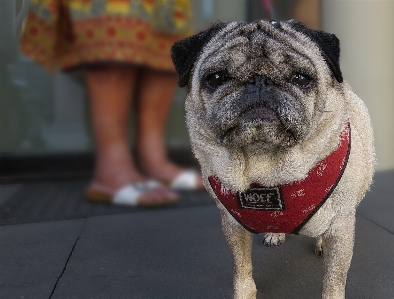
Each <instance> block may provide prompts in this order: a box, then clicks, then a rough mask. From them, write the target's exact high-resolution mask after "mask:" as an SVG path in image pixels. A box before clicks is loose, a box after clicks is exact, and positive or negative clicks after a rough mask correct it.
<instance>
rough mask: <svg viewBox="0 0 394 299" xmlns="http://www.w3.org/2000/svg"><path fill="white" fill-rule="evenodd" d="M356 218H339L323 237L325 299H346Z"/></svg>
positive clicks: (351, 216) (352, 216)
mask: <svg viewBox="0 0 394 299" xmlns="http://www.w3.org/2000/svg"><path fill="white" fill-rule="evenodd" d="M354 226H355V216H354V215H350V216H341V217H337V218H336V219H335V220H334V221H333V223H332V225H331V227H330V229H329V230H328V231H327V232H326V233H324V234H323V236H322V246H323V257H324V280H323V296H322V298H323V299H344V298H345V286H346V278H347V272H348V270H349V267H350V262H351V259H352V255H353V245H354V228H355V227H354Z"/></svg>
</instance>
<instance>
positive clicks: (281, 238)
mask: <svg viewBox="0 0 394 299" xmlns="http://www.w3.org/2000/svg"><path fill="white" fill-rule="evenodd" d="M285 237H286V235H285V234H277V233H266V234H265V235H264V239H263V244H264V245H265V246H268V247H274V246H278V245H280V244H283V243H284V242H285Z"/></svg>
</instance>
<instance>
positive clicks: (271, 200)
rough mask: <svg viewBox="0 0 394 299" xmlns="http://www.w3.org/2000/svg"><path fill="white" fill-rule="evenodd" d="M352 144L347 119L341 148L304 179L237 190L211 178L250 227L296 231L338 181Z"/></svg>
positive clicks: (253, 229) (218, 193) (215, 188)
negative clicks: (229, 188)
mask: <svg viewBox="0 0 394 299" xmlns="http://www.w3.org/2000/svg"><path fill="white" fill-rule="evenodd" d="M350 147H351V140H350V124H349V123H347V124H346V127H345V129H344V130H343V132H342V134H341V137H340V141H339V145H338V148H337V149H336V150H335V151H334V152H332V153H331V154H330V155H329V156H327V157H326V158H325V159H323V160H322V161H320V162H319V163H318V164H317V165H316V166H315V167H314V168H313V169H312V170H310V171H309V173H308V176H307V177H306V178H305V179H304V180H302V181H297V182H293V183H289V184H285V185H282V186H277V187H273V188H267V187H264V186H262V185H259V184H251V185H250V187H251V188H250V189H248V190H246V191H244V192H237V193H235V192H232V191H229V190H226V188H224V186H223V185H222V183H221V182H220V180H219V178H218V177H216V176H210V177H208V180H209V183H210V184H211V187H212V189H213V191H214V192H215V194H216V196H217V197H218V199H219V200H220V201H221V203H222V204H223V205H224V207H225V208H226V209H227V210H228V211H229V213H230V214H231V215H232V216H233V217H234V218H235V219H236V220H237V221H238V222H239V223H241V224H242V225H243V226H244V227H245V228H246V229H247V230H249V231H251V232H253V233H262V232H273V233H288V234H297V233H298V232H299V231H300V230H301V228H302V227H303V225H304V224H305V223H306V222H307V221H308V220H309V219H310V218H311V217H312V216H313V215H314V214H315V213H316V212H317V210H318V209H319V208H320V207H321V206H322V205H323V204H324V202H325V201H326V200H327V199H328V197H329V196H330V195H331V193H332V192H333V191H334V189H335V187H336V186H337V184H338V183H339V181H340V179H341V177H342V174H343V172H344V171H345V168H346V164H347V161H348V158H349V154H350Z"/></svg>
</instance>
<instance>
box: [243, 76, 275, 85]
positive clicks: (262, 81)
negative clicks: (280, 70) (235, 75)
mask: <svg viewBox="0 0 394 299" xmlns="http://www.w3.org/2000/svg"><path fill="white" fill-rule="evenodd" d="M246 84H248V85H255V86H257V87H264V86H268V85H273V84H274V83H273V82H272V80H270V79H269V78H267V77H265V76H260V75H253V76H251V77H249V78H248V80H247V81H246Z"/></svg>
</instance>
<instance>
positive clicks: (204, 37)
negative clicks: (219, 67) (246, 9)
mask: <svg viewBox="0 0 394 299" xmlns="http://www.w3.org/2000/svg"><path fill="white" fill-rule="evenodd" d="M225 26H226V23H223V22H217V23H215V24H213V25H212V26H211V27H209V28H208V29H207V30H205V31H201V32H200V33H198V34H196V35H192V36H190V37H187V38H185V39H183V40H180V41H177V42H176V43H175V44H174V45H173V46H172V48H171V58H172V62H173V63H174V66H175V70H176V72H177V74H178V85H179V86H180V87H184V86H186V85H187V84H188V83H189V78H190V73H191V71H192V69H193V66H194V62H195V61H196V60H197V57H198V55H199V54H200V53H201V50H202V48H203V47H204V46H205V45H206V44H207V43H208V42H209V41H210V40H211V38H212V37H214V36H215V35H216V34H217V33H218V32H219V31H220V30H221V29H223V28H224V27H225Z"/></svg>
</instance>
